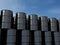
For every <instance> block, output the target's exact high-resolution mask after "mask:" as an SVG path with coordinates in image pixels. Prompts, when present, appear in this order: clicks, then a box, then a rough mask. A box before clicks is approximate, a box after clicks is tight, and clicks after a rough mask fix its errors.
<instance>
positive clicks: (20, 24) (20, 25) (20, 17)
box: [16, 12, 26, 30]
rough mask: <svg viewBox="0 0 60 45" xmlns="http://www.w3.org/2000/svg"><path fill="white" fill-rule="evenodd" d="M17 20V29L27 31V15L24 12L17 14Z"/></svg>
mask: <svg viewBox="0 0 60 45" xmlns="http://www.w3.org/2000/svg"><path fill="white" fill-rule="evenodd" d="M16 20H17V29H18V30H20V29H25V25H26V24H25V23H26V13H24V12H17V13H16Z"/></svg>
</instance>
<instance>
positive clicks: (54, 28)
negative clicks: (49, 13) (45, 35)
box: [50, 18, 57, 31]
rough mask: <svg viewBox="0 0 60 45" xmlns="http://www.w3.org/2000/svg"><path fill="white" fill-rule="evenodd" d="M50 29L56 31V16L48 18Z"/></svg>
mask: <svg viewBox="0 0 60 45" xmlns="http://www.w3.org/2000/svg"><path fill="white" fill-rule="evenodd" d="M50 25H51V31H57V20H56V18H50Z"/></svg>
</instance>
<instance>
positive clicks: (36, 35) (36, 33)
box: [34, 31, 42, 45]
mask: <svg viewBox="0 0 60 45" xmlns="http://www.w3.org/2000/svg"><path fill="white" fill-rule="evenodd" d="M34 44H35V45H42V37H41V31H34Z"/></svg>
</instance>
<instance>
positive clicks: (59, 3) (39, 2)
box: [0, 0, 60, 19]
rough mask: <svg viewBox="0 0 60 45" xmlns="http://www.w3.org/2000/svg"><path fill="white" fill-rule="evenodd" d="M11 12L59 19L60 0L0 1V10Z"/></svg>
mask: <svg viewBox="0 0 60 45" xmlns="http://www.w3.org/2000/svg"><path fill="white" fill-rule="evenodd" d="M2 9H9V10H12V11H13V13H14V15H15V13H16V12H25V13H26V14H27V15H29V14H37V15H39V16H48V17H49V18H51V17H56V18H59V19H60V0H0V10H2Z"/></svg>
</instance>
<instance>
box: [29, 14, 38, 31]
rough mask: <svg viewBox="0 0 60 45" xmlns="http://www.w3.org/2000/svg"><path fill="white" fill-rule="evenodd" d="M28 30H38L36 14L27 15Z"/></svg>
mask: <svg viewBox="0 0 60 45" xmlns="http://www.w3.org/2000/svg"><path fill="white" fill-rule="evenodd" d="M29 18H30V30H38V16H37V15H36V14H31V15H29Z"/></svg>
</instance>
